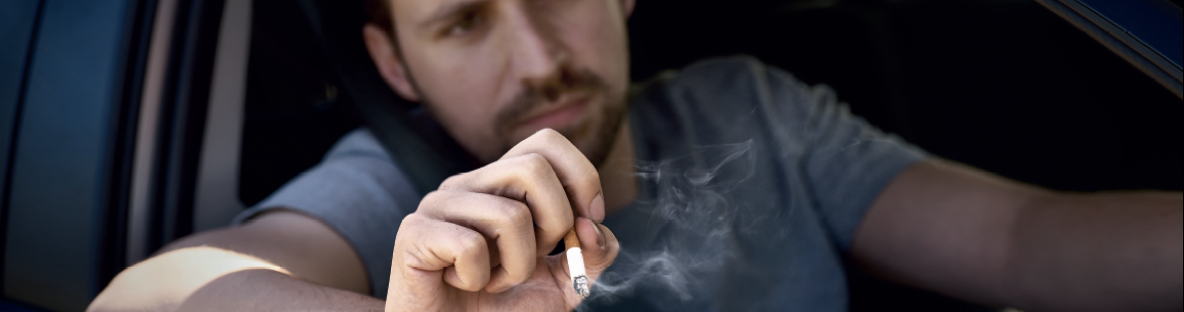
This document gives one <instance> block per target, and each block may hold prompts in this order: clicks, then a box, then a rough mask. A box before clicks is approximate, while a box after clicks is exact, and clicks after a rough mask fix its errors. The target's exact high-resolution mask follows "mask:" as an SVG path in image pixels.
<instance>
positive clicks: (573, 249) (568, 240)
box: [563, 227, 590, 298]
mask: <svg viewBox="0 0 1184 312" xmlns="http://www.w3.org/2000/svg"><path fill="white" fill-rule="evenodd" d="M563 245H564V248H566V249H567V271H568V272H570V273H571V287H572V288H575V290H576V294H577V295H580V298H588V294H589V292H590V291H589V289H588V272H587V269H585V268H584V252H583V251H580V240H579V238H576V228H575V227H572V228H571V231H568V232H567V235H566V236H563Z"/></svg>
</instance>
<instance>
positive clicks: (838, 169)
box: [748, 60, 927, 251]
mask: <svg viewBox="0 0 1184 312" xmlns="http://www.w3.org/2000/svg"><path fill="white" fill-rule="evenodd" d="M748 66H749V67H750V68H751V70H752V71H753V72H754V73H755V75H756V76H757V77H759V78H758V79H756V81H757V83H758V84H766V85H767V86H766V87H765V88H758V89H764V90H767V91H766V92H767V94H768V96H767V99H768V100H767V101H762V102H764V103H765V105H766V106H769V107H765V109H766V110H767V111H768V112H771V114H770V116H772V117H773V118H780V119H781V120H783V122H782V123H780V125H782V127H783V128H782V129H780V131H777V132H779V133H782V134H784V135H783V140H782V143H783V144H785V145H787V146H795V147H796V148H795V150H796V151H795V152H794V154H795V157H794V160H795V161H796V163H795V165H796V166H798V168H797V169H798V170H796V171H797V172H801V173H803V174H804V175H805V177H804V178H805V181H806V184H807V188H806V189H807V190H808V192H810V193H811V194H810V195H811V197H812V198H813V199H814V202H815V203H816V206H815V207H814V208H815V209H817V210H818V212H819V215H821V216H822V218H823V222H824V223H825V225H826V227H827V228H828V229H829V230H830V232H831V233H830V234H831V235H832V236H833V237H834V239H835V242H836V243H837V244H838V246H839V247H840V248H841V250H844V251H845V250H848V249H849V248H850V245H851V241H852V239H854V236H855V231H856V230H857V229H858V227H859V225H860V223H861V221H862V220H863V217H864V215H865V214H866V212H867V210H868V209H869V208H871V205H872V204H874V202H875V200H876V198H877V197H879V195H880V193H881V191H882V190H883V189H884V188H885V187H887V186H888V183H890V182H891V181H892V180H893V178H895V177H896V175H897V174H899V173H900V172H901V171H902V170H904V169H905V168H907V167H909V166H910V165H912V164H914V163H916V162H918V161H920V160H922V159H924V158H926V157H927V156H926V154H925V153H924V152H923V151H922V150H921V149H919V148H917V147H915V146H912V145H910V144H908V143H906V142H904V141H903V140H901V139H900V138H899V137H897V136H895V135H891V134H887V133H884V132H883V131H880V130H879V129H877V128H875V127H873V126H872V125H870V124H868V123H867V121H865V120H864V119H862V118H860V117H858V116H855V115H853V114H851V112H850V110H849V109H848V108H847V105H845V104H844V103H840V102H838V100H837V98H836V96H835V94H834V92H833V91H832V90H831V89H830V88H828V87H826V86H825V85H819V86H808V85H806V84H804V83H802V82H800V81H798V80H797V79H795V78H794V77H792V76H791V75H790V74H789V73H787V72H785V71H782V70H780V69H777V68H774V67H769V66H764V65H762V64H759V63H758V62H756V61H755V60H750V61H749V64H748Z"/></svg>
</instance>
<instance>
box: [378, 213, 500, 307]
mask: <svg viewBox="0 0 1184 312" xmlns="http://www.w3.org/2000/svg"><path fill="white" fill-rule="evenodd" d="M394 259H395V260H394V261H395V265H396V266H398V269H397V270H392V272H391V275H395V274H401V275H402V276H401V277H402V279H401V280H405V281H407V282H408V284H409V285H408V286H410V287H411V288H412V289H430V288H435V285H438V284H439V282H440V281H441V280H443V281H444V282H445V283H448V284H449V285H452V286H453V287H456V288H459V289H463V290H466V291H479V290H481V289H482V288H485V286H486V285H487V284H488V283H489V268H490V267H489V248H488V246H487V244H486V242H485V236H483V235H481V233H478V232H477V231H474V230H472V229H469V228H466V227H463V226H460V225H456V224H451V223H447V222H443V221H439V220H432V219H430V218H426V217H422V216H419V215H417V214H411V215H408V216H407V217H406V218H404V219H403V223H402V224H401V225H400V226H399V233H398V234H397V236H396V239H395V250H394ZM391 280H393V281H394V280H400V279H397V278H396V276H391Z"/></svg>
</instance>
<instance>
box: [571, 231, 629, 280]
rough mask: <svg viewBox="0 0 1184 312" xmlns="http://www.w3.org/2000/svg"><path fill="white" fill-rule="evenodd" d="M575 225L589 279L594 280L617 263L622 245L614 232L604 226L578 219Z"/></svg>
mask: <svg viewBox="0 0 1184 312" xmlns="http://www.w3.org/2000/svg"><path fill="white" fill-rule="evenodd" d="M575 223H576V224H575V227H576V237H578V238H579V239H580V249H581V252H582V253H583V254H584V266H585V268H586V270H587V271H588V278H589V279H593V280H594V279H595V278H596V277H599V276H600V274H601V273H603V272H604V271H605V270H607V269H608V267H609V266H610V265H612V264H613V261H616V259H617V253H619V252H620V249H621V248H620V244H618V243H617V237H616V236H614V235H613V232H612V231H610V230H609V229H608V227H606V226H604V225H601V224H596V223H594V222H592V220H589V219H585V218H577V219H576V222H575Z"/></svg>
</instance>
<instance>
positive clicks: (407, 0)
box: [367, 0, 632, 164]
mask: <svg viewBox="0 0 1184 312" xmlns="http://www.w3.org/2000/svg"><path fill="white" fill-rule="evenodd" d="M389 1H391V2H390V6H391V11H392V13H393V17H394V18H393V19H394V28H395V31H396V33H397V36H396V37H397V38H398V40H399V48H400V49H401V52H402V58H401V60H402V62H399V63H395V64H394V65H393V66H399V65H401V66H402V68H401V70H402V71H401V73H402V75H403V76H402V77H398V75H395V76H396V77H390V76H392V75H391V73H390V72H389V70H386V71H387V72H384V73H383V75H384V77H385V78H386V79H387V81H388V83H391V84H392V86H393V87H395V89H396V91H398V92H399V93H400V94H401V95H402V96H404V97H405V98H409V99H412V100H418V101H420V102H421V103H424V104H425V105H426V106H427V107H428V109H429V110H430V111H431V112H432V114H433V116H434V117H435V118H436V119H437V120H439V121H440V122H441V123H442V124H443V126H444V127H445V128H446V129H447V130H448V132H449V134H451V135H452V136H453V137H454V138H456V140H457V141H458V142H459V143H460V144H461V145H462V146H463V147H465V149H467V150H468V151H469V152H471V153H472V154H473V155H474V156H476V157H477V158H478V160H480V161H482V162H483V163H488V162H492V161H494V160H496V159H497V158H498V157H500V156H501V155H502V154H503V153H505V152H506V151H508V150H509V149H510V148H511V147H513V146H514V145H515V144H517V143H518V142H519V141H521V140H523V139H525V138H526V137H528V136H530V135H531V134H533V133H534V132H536V131H538V130H540V129H543V128H552V129H555V130H558V131H559V132H560V133H563V134H564V135H565V136H566V137H567V138H568V140H570V141H571V142H572V143H573V144H575V145H576V146H577V147H578V148H579V149H580V150H581V151H582V152H583V153H584V155H586V156H587V157H589V159H590V160H592V161H593V162H594V163H595V164H599V163H600V162H601V161H603V158H604V157H605V154H607V152H608V148H609V147H610V145H611V144H612V139H613V138H614V135H613V134H614V133H615V131H616V129H617V127H618V125H619V124H620V120H621V118H622V116H623V113H624V110H625V90H626V88H627V86H628V84H629V77H628V67H629V64H628V48H627V45H626V33H625V18H626V16H627V15H628V14H629V11H630V10H631V9H632V1H631V0H389ZM369 39H370V38H368V40H367V44H372V43H371V42H370V41H372V40H369ZM371 53H372V54H373V53H374V49H373V47H372V48H371ZM372 56H374V55H372ZM374 57H376V58H377V56H374ZM396 58H397V57H396ZM376 61H377V60H376ZM376 63H378V64H379V66H380V67H383V66H384V65H383V62H381V61H380V62H376ZM388 67H389V66H388ZM393 79H395V80H397V79H405V80H407V82H408V83H404V87H403V88H400V86H399V82H398V81H392V80H393ZM406 86H409V87H410V88H407V87H406Z"/></svg>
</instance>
